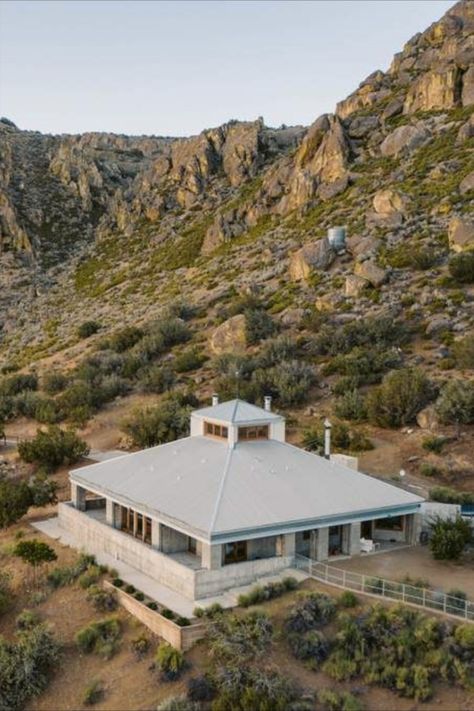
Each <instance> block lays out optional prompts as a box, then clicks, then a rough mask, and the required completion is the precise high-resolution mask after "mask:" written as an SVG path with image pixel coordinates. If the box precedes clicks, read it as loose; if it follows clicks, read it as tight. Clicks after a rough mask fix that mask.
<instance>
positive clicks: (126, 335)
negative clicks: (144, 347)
mask: <svg viewBox="0 0 474 711" xmlns="http://www.w3.org/2000/svg"><path fill="white" fill-rule="evenodd" d="M143 335H144V334H143V331H142V330H141V329H140V328H136V327H135V326H125V327H124V328H122V329H120V330H118V331H115V333H113V334H112V335H111V336H108V338H106V339H104V340H103V341H102V342H101V343H100V344H99V348H101V349H102V350H111V351H115V353H123V352H124V351H127V350H129V349H130V348H132V347H133V346H134V345H135V344H136V343H138V341H139V340H140V339H141V338H143Z"/></svg>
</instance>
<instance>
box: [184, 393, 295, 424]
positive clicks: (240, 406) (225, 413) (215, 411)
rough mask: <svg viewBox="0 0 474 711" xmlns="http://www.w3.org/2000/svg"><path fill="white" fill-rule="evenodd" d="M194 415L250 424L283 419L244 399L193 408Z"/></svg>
mask: <svg viewBox="0 0 474 711" xmlns="http://www.w3.org/2000/svg"><path fill="white" fill-rule="evenodd" d="M192 414H193V416H195V417H201V418H207V419H210V420H220V421H221V422H226V423H229V424H230V423H233V424H244V423H245V424H252V423H253V422H255V423H258V422H272V421H275V420H281V419H283V418H282V416H281V415H278V414H277V413H275V412H271V411H268V410H264V409H263V407H257V405H251V404H250V403H249V402H245V401H244V400H238V399H237V400H228V401H227V402H223V403H221V404H220V405H214V406H212V407H203V408H201V409H200V410H194V412H193V413H192Z"/></svg>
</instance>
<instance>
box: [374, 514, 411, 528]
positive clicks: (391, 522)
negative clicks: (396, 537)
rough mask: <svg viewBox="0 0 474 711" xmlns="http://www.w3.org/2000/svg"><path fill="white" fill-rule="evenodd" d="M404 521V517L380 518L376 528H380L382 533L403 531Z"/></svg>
mask: <svg viewBox="0 0 474 711" xmlns="http://www.w3.org/2000/svg"><path fill="white" fill-rule="evenodd" d="M404 520H405V519H404V517H403V516H389V518H380V519H377V521H376V522H375V528H378V529H379V530H380V531H403V524H404Z"/></svg>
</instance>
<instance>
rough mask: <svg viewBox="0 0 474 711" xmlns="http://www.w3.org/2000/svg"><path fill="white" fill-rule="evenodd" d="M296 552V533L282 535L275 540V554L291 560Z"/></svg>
mask: <svg viewBox="0 0 474 711" xmlns="http://www.w3.org/2000/svg"><path fill="white" fill-rule="evenodd" d="M295 551H296V533H282V534H281V535H280V536H277V539H276V554H277V555H279V556H282V557H283V556H288V557H291V558H293V556H294V555H295Z"/></svg>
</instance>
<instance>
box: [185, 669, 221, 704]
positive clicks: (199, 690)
mask: <svg viewBox="0 0 474 711" xmlns="http://www.w3.org/2000/svg"><path fill="white" fill-rule="evenodd" d="M215 695H216V684H215V682H214V680H213V679H212V678H211V677H210V675H209V674H203V675H201V676H195V677H193V678H192V679H190V680H189V681H188V699H190V701H212V699H213V698H214V697H215Z"/></svg>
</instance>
